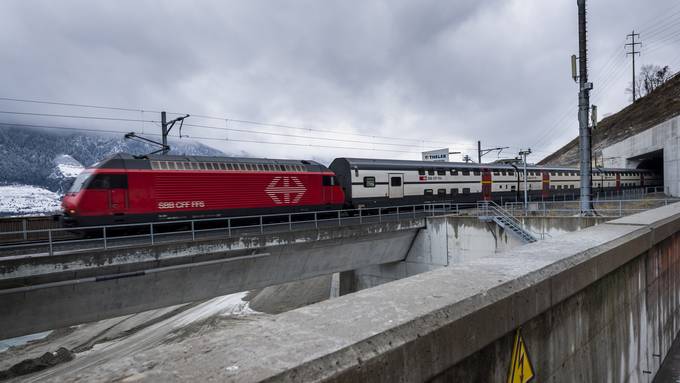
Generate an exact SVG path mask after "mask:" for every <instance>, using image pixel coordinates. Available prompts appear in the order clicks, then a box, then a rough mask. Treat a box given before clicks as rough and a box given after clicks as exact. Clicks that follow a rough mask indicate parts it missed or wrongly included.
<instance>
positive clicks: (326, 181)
mask: <svg viewBox="0 0 680 383" xmlns="http://www.w3.org/2000/svg"><path fill="white" fill-rule="evenodd" d="M322 183H323V186H335V185H337V180H336V179H335V176H323V180H322Z"/></svg>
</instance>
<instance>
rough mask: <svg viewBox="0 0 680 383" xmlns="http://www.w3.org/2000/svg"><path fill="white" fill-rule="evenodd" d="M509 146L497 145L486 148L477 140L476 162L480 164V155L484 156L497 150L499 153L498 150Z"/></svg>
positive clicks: (500, 150)
mask: <svg viewBox="0 0 680 383" xmlns="http://www.w3.org/2000/svg"><path fill="white" fill-rule="evenodd" d="M509 148H510V147H509V146H503V147H498V148H488V149H482V141H477V163H479V164H480V165H481V164H482V156H485V155H487V154H489V153H491V152H493V151H496V150H498V153H499V155H500V152H502V151H503V149H509Z"/></svg>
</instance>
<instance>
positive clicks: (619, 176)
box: [616, 173, 621, 191]
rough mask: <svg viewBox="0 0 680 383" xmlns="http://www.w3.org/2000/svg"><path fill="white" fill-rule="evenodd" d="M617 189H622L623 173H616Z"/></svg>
mask: <svg viewBox="0 0 680 383" xmlns="http://www.w3.org/2000/svg"><path fill="white" fill-rule="evenodd" d="M616 191H621V173H616Z"/></svg>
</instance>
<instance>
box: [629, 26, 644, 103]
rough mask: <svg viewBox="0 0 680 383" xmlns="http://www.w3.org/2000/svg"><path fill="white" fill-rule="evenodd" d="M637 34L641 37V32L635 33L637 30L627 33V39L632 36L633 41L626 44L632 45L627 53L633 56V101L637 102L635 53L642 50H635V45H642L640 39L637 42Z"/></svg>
mask: <svg viewBox="0 0 680 383" xmlns="http://www.w3.org/2000/svg"><path fill="white" fill-rule="evenodd" d="M636 36H637V37H638V38H639V37H640V34H639V33H635V30H633V31H632V32H631V33H629V34H627V35H626V41H628V38H629V37H630V41H631V42H629V43H626V45H625V46H626V47H630V48H631V51H630V52H626V55H630V56H631V57H632V58H633V85H632V86H631V88H633V102H635V99H636V97H635V55H636V54H637V55H639V54H640V51H636V50H635V46H636V45H642V43H641V42H639V41H638V42H635V37H636Z"/></svg>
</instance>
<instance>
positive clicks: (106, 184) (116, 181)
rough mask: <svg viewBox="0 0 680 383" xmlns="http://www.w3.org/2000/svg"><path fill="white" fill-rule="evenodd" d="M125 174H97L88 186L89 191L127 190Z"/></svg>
mask: <svg viewBox="0 0 680 383" xmlns="http://www.w3.org/2000/svg"><path fill="white" fill-rule="evenodd" d="M127 187H128V185H127V175H125V174H97V175H95V176H94V178H92V180H91V181H90V182H89V184H88V185H87V189H127Z"/></svg>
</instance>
